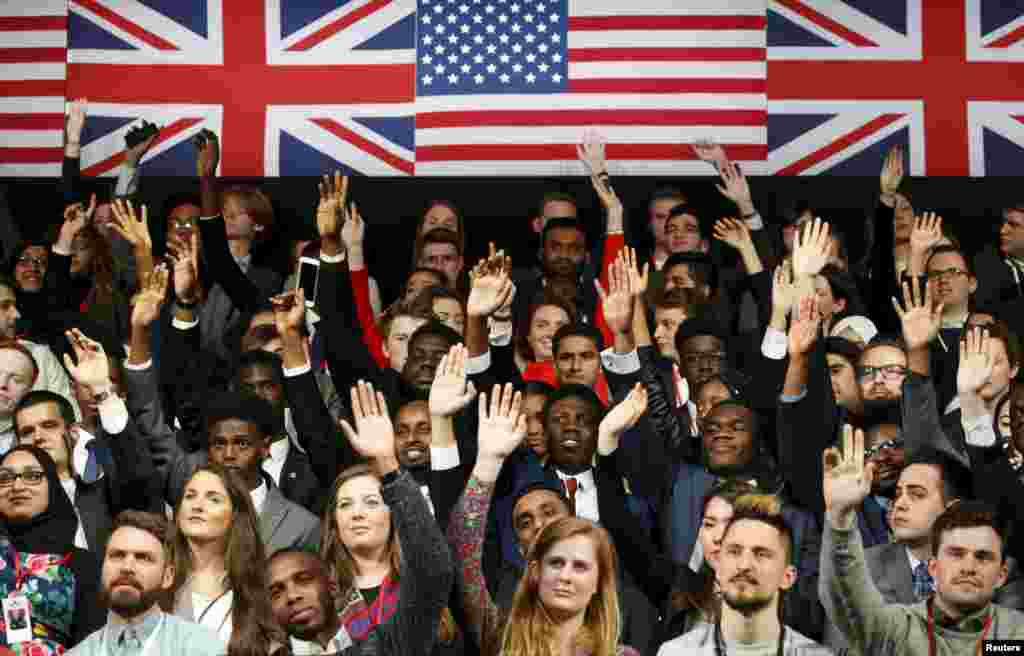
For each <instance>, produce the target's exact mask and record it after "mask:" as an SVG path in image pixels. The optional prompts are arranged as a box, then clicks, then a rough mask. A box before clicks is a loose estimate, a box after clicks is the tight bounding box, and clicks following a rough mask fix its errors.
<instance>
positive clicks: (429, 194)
mask: <svg viewBox="0 0 1024 656" xmlns="http://www.w3.org/2000/svg"><path fill="white" fill-rule="evenodd" d="M613 172H614V171H613ZM714 181H717V179H716V180H714ZM87 182H88V183H89V184H91V185H92V188H94V189H96V190H97V191H98V192H99V193H100V196H101V198H102V197H103V196H104V195H106V196H109V194H110V191H111V190H112V189H113V182H114V181H113V179H109V180H103V181H101V182H96V181H94V180H89V181H87ZM317 182H318V180H317V179H316V178H264V179H258V178H257V179H223V180H222V181H221V183H222V186H223V187H224V188H226V187H228V186H231V185H232V184H236V183H245V184H256V185H258V186H259V187H260V188H261V189H262V190H263V191H264V192H265V193H266V194H267V196H268V197H269V198H271V199H272V202H273V203H274V207H275V210H276V212H277V215H276V222H277V225H276V227H275V231H276V232H275V236H276V237H277V238H275V239H272V240H271V241H270V242H268V243H267V244H265V245H263V247H262V248H261V249H258V250H257V259H258V260H259V261H262V262H264V263H266V264H268V265H269V266H272V267H274V268H277V269H279V270H281V271H282V272H283V273H287V272H290V270H291V265H290V264H289V262H288V252H289V251H288V244H289V243H291V241H292V240H294V239H313V238H314V237H315V232H316V226H315V214H316V205H317V200H318V196H317ZM0 184H3V185H5V186H6V187H7V196H8V202H9V203H10V205H11V210H12V213H13V216H14V218H15V220H16V221H17V223H18V225H19V227H20V228H21V230H22V234H23V235H24V236H25V237H32V236H35V235H38V234H40V231H41V230H46V229H47V227H51V226H52V229H53V230H56V228H57V227H59V224H60V217H61V215H62V211H63V208H64V199H63V192H62V187H61V183H60V181H59V180H49V179H47V180H25V179H19V180H17V181H12V180H9V179H8V180H0ZM665 185H671V186H676V187H679V188H680V189H682V190H683V191H684V192H686V193H687V194H688V195H689V196H690V198H691V202H692V203H693V204H695V205H696V206H697V207H698V208H699V209H702V210H703V215H704V216H702V217H701V220H702V222H703V223H704V224H705V228H704V231H705V234H710V232H711V230H710V227H711V224H712V223H713V222H714V221H715V220H716V219H717V218H719V217H722V216H728V215H731V214H733V213H735V210H734V208H733V206H732V205H731V203H729V202H728V201H727V200H725V199H724V198H722V197H721V196H720V195H719V193H718V192H717V191H716V190H715V188H714V185H713V184H712V178H711V177H710V176H708V177H699V178H698V177H694V178H654V177H625V176H617V177H615V178H614V187H615V190H616V193H617V194H618V196H619V197H620V198H621V199H622V201H623V203H624V204H625V206H626V213H627V214H626V216H627V231H628V232H629V233H630V234H629V235H628V237H629V238H630V241H631V242H632V243H635V244H636V245H637V246H638V247H640V248H646V247H649V246H650V243H651V242H650V238H649V235H648V233H647V232H646V230H645V224H646V221H647V208H646V203H647V200H648V198H649V197H650V195H651V192H652V191H654V190H655V189H656V188H658V187H660V186H665ZM750 187H751V191H752V193H753V197H754V203H755V204H756V206H757V207H758V209H759V210H760V211H761V213H762V215H763V216H764V218H765V220H766V221H767V222H768V223H778V222H779V221H780V218H779V217H780V216H781V215H782V213H783V212H784V210H785V208H786V206H787V205H790V204H792V203H793V202H795V201H796V200H804V201H806V202H808V203H809V204H810V205H811V206H812V207H815V208H818V210H819V211H818V214H819V215H820V216H821V217H822V218H824V219H826V220H828V221H829V222H831V224H832V225H833V226H834V227H836V228H839V229H841V230H842V231H843V232H844V233H845V234H846V235H847V236H848V237H849V244H850V248H851V250H852V253H851V256H852V257H851V261H856V260H858V259H860V257H861V255H862V253H863V248H864V245H863V243H864V242H863V231H864V220H865V216H866V215H867V214H868V213H869V212H871V211H873V207H874V202H875V200H876V199H877V198H878V178H877V177H870V178H869V177H826V176H815V177H813V178H810V177H806V178H798V177H752V178H750ZM903 188H904V189H905V190H906V192H907V194H908V196H909V197H910V200H911V202H912V203H913V205H914V208H915V211H916V212H917V213H920V212H924V211H936V212H939V213H940V215H941V216H942V217H943V218H944V219H945V221H946V223H947V224H948V225H950V226H951V227H952V228H953V230H954V233H955V234H956V236H957V237H958V238H959V239H960V241H961V243H962V245H963V247H964V248H965V249H966V250H967V251H968V252H975V251H976V250H978V249H979V248H980V247H981V246H982V245H983V244H985V243H990V242H991V241H992V240H993V239H994V238H995V237H996V233H997V231H998V228H999V223H1000V221H1001V208H1003V207H1006V206H1007V205H1009V204H1012V203H1015V202H1017V201H1019V200H1020V198H1021V195H1022V190H1021V187H1020V180H1019V179H1017V178H910V179H908V180H906V181H905V182H904V185H903ZM549 191H566V192H569V193H572V194H574V195H575V196H576V198H577V199H578V202H579V208H580V216H581V218H582V219H583V220H584V222H585V223H586V225H587V229H588V231H589V233H590V238H591V239H592V240H593V239H595V238H597V237H599V236H600V235H601V234H602V232H603V227H604V226H603V216H602V212H601V205H600V201H599V200H598V198H597V197H596V195H595V194H594V192H593V189H592V187H591V183H590V180H589V178H584V177H572V178H559V179H550V178H500V179H499V178H451V179H449V178H421V179H404V178H353V179H352V187H351V192H350V196H351V198H352V199H353V200H354V201H355V202H356V203H357V204H358V206H359V210H360V212H361V214H362V215H363V217H364V218H365V219H366V220H367V223H368V230H367V233H368V234H367V240H366V243H367V244H368V246H369V247H368V249H367V250H368V252H367V259H368V260H369V261H368V265H369V269H370V271H371V272H372V275H373V276H374V277H375V278H376V279H377V281H378V282H379V284H380V286H381V293H382V295H383V297H384V299H385V302H387V301H390V300H391V299H394V298H395V297H396V296H397V295H398V293H399V290H400V288H401V285H402V284H403V283H404V281H405V275H406V273H407V271H408V270H409V268H410V263H411V258H412V249H413V240H412V239H411V237H410V235H411V234H412V230H413V227H414V226H415V225H416V221H417V220H418V218H419V217H420V216H422V213H423V211H424V210H425V209H426V207H427V205H428V204H429V203H430V201H433V200H439V199H444V200H450V201H452V202H453V203H454V204H455V206H456V207H458V208H459V210H460V211H461V212H462V213H463V215H464V216H465V217H466V219H467V222H466V226H467V232H468V234H469V237H470V239H469V240H468V242H467V253H466V263H467V268H468V267H470V266H472V263H475V262H476V261H477V260H478V259H479V258H480V257H482V256H484V255H486V252H487V243H488V242H490V241H493V242H495V243H496V244H498V246H499V247H500V248H505V249H506V251H508V252H510V253H511V255H512V257H513V259H514V260H515V261H516V262H519V263H522V264H526V263H529V262H533V261H534V260H535V253H536V249H537V246H538V239H537V237H536V236H535V235H534V234H533V233H532V231H530V229H529V218H530V217H531V216H534V215H535V214H536V206H537V203H538V201H539V200H540V198H541V196H543V194H544V193H546V192H549ZM190 192H193V193H198V185H197V183H196V181H195V179H194V178H161V177H144V178H143V181H142V186H141V189H140V197H141V198H142V199H143V200H144V202H146V203H147V204H148V205H149V210H150V213H149V216H150V227H151V230H152V231H153V234H154V243H156V244H162V243H163V235H162V231H163V229H164V227H163V226H164V221H163V219H164V217H166V214H167V211H168V208H167V207H166V205H167V201H168V199H170V198H173V197H175V196H177V195H179V194H182V193H190ZM154 217H159V218H160V220H154ZM399 226H400V230H398V231H395V230H393V228H395V227H399Z"/></svg>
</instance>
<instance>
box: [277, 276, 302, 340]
mask: <svg viewBox="0 0 1024 656" xmlns="http://www.w3.org/2000/svg"><path fill="white" fill-rule="evenodd" d="M270 304H271V305H272V306H273V307H274V325H275V326H276V327H277V332H278V333H279V334H280V335H281V336H282V337H284V336H286V335H293V336H294V335H299V334H300V333H301V332H302V322H303V321H304V320H305V318H306V292H305V290H303V289H302V287H297V288H296V289H295V290H294V291H290V292H285V293H283V294H278V295H277V296H274V297H272V298H271V299H270Z"/></svg>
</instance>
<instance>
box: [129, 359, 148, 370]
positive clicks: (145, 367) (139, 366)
mask: <svg viewBox="0 0 1024 656" xmlns="http://www.w3.org/2000/svg"><path fill="white" fill-rule="evenodd" d="M122 366H123V367H124V368H125V369H127V370H128V371H148V370H149V368H150V367H152V366H153V358H150V359H148V360H146V361H145V362H143V363H142V364H132V363H131V362H130V361H128V360H125V361H124V364H123V365H122Z"/></svg>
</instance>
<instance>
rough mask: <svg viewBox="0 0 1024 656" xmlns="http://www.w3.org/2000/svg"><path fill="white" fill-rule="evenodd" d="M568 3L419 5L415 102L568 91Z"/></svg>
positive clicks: (442, 0)
mask: <svg viewBox="0 0 1024 656" xmlns="http://www.w3.org/2000/svg"><path fill="white" fill-rule="evenodd" d="M564 10H565V3H564V2H562V3H560V2H557V1H556V2H548V1H547V0H539V1H531V0H492V1H491V2H488V3H486V4H483V3H481V2H475V3H474V2H473V0H459V2H458V3H457V4H456V3H452V2H448V1H447V0H420V6H419V20H418V22H419V36H418V37H417V49H416V61H417V64H418V68H417V95H419V96H432V95H440V94H464V93H549V92H552V91H565V90H566V89H567V88H568V79H569V76H568V61H567V59H568V56H567V55H568V53H567V49H566V40H567V23H568V21H567V18H568V17H567V16H566V15H565V13H564Z"/></svg>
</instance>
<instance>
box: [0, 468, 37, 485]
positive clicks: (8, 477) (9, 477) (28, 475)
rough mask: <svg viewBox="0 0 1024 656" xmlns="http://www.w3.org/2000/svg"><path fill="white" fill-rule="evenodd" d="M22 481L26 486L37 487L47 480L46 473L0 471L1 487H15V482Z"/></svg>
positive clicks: (34, 470) (30, 470)
mask: <svg viewBox="0 0 1024 656" xmlns="http://www.w3.org/2000/svg"><path fill="white" fill-rule="evenodd" d="M19 478H20V479H21V480H22V481H24V482H25V485H31V486H32V487H35V486H36V485H39V484H40V483H42V482H43V479H44V478H46V472H44V471H43V470H41V469H26V470H25V471H23V472H21V473H18V472H14V471H11V470H9V469H8V470H4V471H0V487H11V486H12V485H14V481H16V480H18V479H19Z"/></svg>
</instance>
